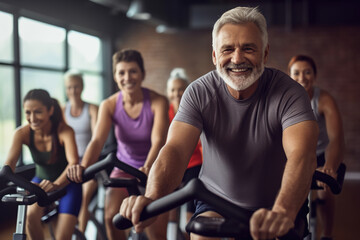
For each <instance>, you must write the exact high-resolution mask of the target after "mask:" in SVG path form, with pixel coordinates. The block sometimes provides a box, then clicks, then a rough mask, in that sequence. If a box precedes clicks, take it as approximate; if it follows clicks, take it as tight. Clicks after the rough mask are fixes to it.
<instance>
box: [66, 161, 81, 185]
mask: <svg viewBox="0 0 360 240" xmlns="http://www.w3.org/2000/svg"><path fill="white" fill-rule="evenodd" d="M83 172H84V167H83V166H81V165H80V164H76V165H72V166H70V167H69V168H68V170H67V173H66V175H67V177H68V178H69V179H70V180H71V181H73V182H76V183H81V182H82V175H83Z"/></svg>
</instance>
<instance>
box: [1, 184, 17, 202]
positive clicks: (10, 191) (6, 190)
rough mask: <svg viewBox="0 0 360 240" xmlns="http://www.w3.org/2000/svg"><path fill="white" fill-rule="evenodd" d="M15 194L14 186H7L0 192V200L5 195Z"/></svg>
mask: <svg viewBox="0 0 360 240" xmlns="http://www.w3.org/2000/svg"><path fill="white" fill-rule="evenodd" d="M13 193H16V186H9V187H6V188H4V189H2V190H1V191H0V199H2V197H3V196H5V195H7V194H13Z"/></svg>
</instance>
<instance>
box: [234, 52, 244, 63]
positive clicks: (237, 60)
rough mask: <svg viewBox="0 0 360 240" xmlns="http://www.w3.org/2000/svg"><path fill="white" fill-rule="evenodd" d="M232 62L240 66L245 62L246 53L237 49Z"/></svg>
mask: <svg viewBox="0 0 360 240" xmlns="http://www.w3.org/2000/svg"><path fill="white" fill-rule="evenodd" d="M231 61H232V62H233V63H234V64H240V63H242V62H243V61H244V53H243V52H242V51H241V50H240V49H236V50H235V51H234V52H233V56H232V58H231Z"/></svg>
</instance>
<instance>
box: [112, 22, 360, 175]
mask: <svg viewBox="0 0 360 240" xmlns="http://www.w3.org/2000/svg"><path fill="white" fill-rule="evenodd" d="M269 43H270V56H269V61H268V63H267V66H269V67H275V68H278V69H280V70H283V71H285V72H286V71H287V63H288V61H289V59H290V58H291V56H293V55H295V54H307V55H310V56H312V57H313V58H314V59H315V61H316V63H317V67H318V76H317V84H318V85H319V86H321V87H322V88H324V89H326V90H327V91H329V92H330V93H331V94H332V95H333V96H334V97H335V99H336V100H337V103H338V106H339V108H340V111H341V114H342V119H343V125H344V131H345V141H346V153H345V162H346V164H347V165H348V171H360V150H359V147H358V146H359V145H360V111H359V106H358V104H359V103H360V101H359V100H360V81H359V80H358V79H357V78H358V76H357V75H356V70H360V27H358V26H356V27H349V26H347V27H322V28H321V27H314V28H307V29H294V30H292V31H286V30H284V29H283V28H271V29H269ZM116 48H117V49H122V48H135V49H137V50H139V51H140V52H141V53H142V54H143V57H144V61H145V69H146V79H145V82H144V86H147V87H149V88H151V89H154V90H155V91H157V92H159V93H162V94H165V93H166V92H165V89H166V81H167V79H168V77H169V73H170V71H171V69H172V68H174V67H183V68H185V69H186V70H187V72H188V75H189V77H190V78H191V79H193V80H194V79H196V78H197V77H199V76H201V75H202V74H204V73H207V72H208V71H210V70H212V69H214V66H213V64H212V60H211V31H210V30H198V31H190V30H189V31H180V32H177V33H171V34H157V33H156V32H155V28H154V27H153V26H151V25H146V24H133V25H131V26H129V28H128V30H127V31H126V32H121V33H119V37H118V41H117V44H116ZM356 106H358V107H356Z"/></svg>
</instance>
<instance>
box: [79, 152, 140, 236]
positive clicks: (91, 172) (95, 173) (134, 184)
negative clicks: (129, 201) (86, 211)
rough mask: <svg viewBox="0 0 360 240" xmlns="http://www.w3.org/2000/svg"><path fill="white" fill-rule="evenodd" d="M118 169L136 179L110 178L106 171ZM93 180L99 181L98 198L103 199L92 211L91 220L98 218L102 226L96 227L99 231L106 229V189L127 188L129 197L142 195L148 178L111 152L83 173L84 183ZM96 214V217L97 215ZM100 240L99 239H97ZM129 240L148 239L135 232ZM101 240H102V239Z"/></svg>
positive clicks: (132, 232)
mask: <svg viewBox="0 0 360 240" xmlns="http://www.w3.org/2000/svg"><path fill="white" fill-rule="evenodd" d="M114 167H117V168H119V169H121V170H123V171H124V172H126V173H128V174H130V175H132V176H134V178H120V179H119V178H109V176H108V175H107V173H106V171H105V170H106V169H112V168H114ZM93 178H97V179H98V180H100V181H99V183H98V184H99V190H101V191H99V192H98V195H97V196H98V198H99V199H101V200H100V201H101V202H99V199H98V203H99V204H100V205H99V204H97V205H95V206H93V209H92V210H91V211H90V218H96V219H97V220H98V222H99V223H101V226H96V228H97V230H98V231H99V230H101V229H104V225H103V223H104V221H103V216H104V212H103V211H104V210H103V209H104V208H103V203H104V195H105V188H106V187H118V188H126V189H127V191H128V193H129V195H140V194H141V192H142V189H144V188H145V186H146V181H147V176H146V174H144V173H143V172H141V171H139V170H138V169H136V168H133V167H131V166H129V165H127V164H126V163H123V162H121V161H119V160H118V159H117V157H116V155H115V153H113V152H111V153H109V154H108V155H107V157H106V158H105V159H103V160H100V161H98V162H96V163H95V164H93V165H91V166H90V167H88V168H86V169H85V170H84V172H83V181H82V183H84V182H86V181H89V180H91V179H93ZM95 214H96V215H95ZM97 239H98V238H97ZM129 239H132V240H136V239H146V237H145V235H144V234H137V233H135V232H134V231H130V236H129ZM99 240H102V239H101V238H100V239H99Z"/></svg>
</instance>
